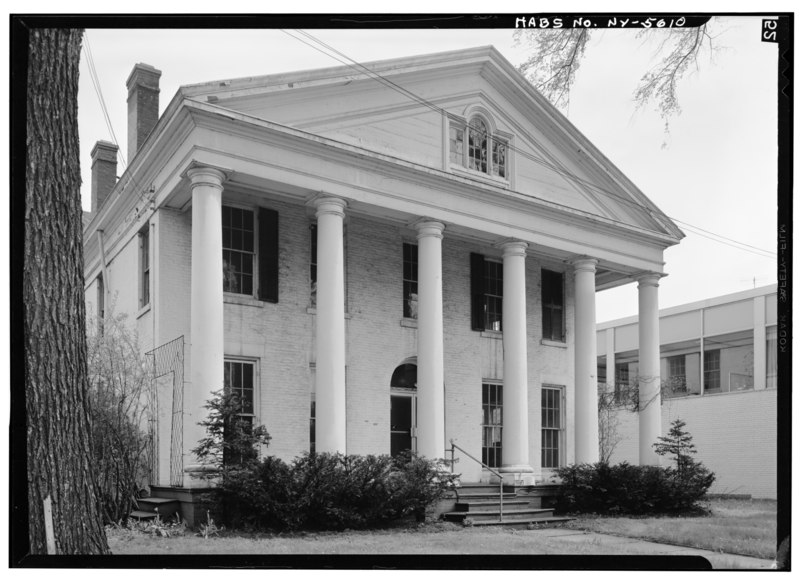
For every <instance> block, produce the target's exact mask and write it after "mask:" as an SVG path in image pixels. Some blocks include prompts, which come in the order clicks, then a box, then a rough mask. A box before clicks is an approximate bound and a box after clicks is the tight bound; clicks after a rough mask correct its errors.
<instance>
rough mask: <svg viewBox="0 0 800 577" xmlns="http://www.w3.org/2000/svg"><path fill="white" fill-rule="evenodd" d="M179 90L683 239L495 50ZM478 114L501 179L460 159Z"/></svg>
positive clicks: (259, 116) (215, 103) (573, 209)
mask: <svg viewBox="0 0 800 577" xmlns="http://www.w3.org/2000/svg"><path fill="white" fill-rule="evenodd" d="M181 92H182V95H183V96H184V97H186V98H191V99H193V100H198V101H201V102H205V103H208V104H211V105H213V106H216V107H221V108H225V109H227V110H231V111H235V112H237V113H240V114H242V115H245V116H248V117H252V118H257V119H261V120H266V121H269V122H272V123H277V124H281V125H284V126H287V127H290V128H293V129H297V130H301V131H303V132H306V133H309V134H313V135H316V136H320V137H324V138H326V139H330V140H333V141H338V142H341V143H344V144H348V145H351V146H357V147H359V148H363V149H365V150H368V151H371V152H377V153H380V154H382V155H387V156H389V157H394V158H398V159H400V160H403V161H405V162H409V163H413V164H415V165H420V166H421V167H424V168H426V169H434V170H439V171H442V172H443V173H452V174H455V175H457V176H458V177H461V178H464V179H466V180H467V181H469V180H470V179H472V180H475V181H476V182H480V183H481V184H482V185H485V184H487V183H488V184H491V185H495V186H498V187H500V188H502V189H506V190H511V191H515V192H518V193H520V194H522V195H525V196H529V197H531V198H534V199H537V200H540V201H545V202H547V203H551V204H552V205H553V206H556V207H562V208H563V209H564V210H567V211H571V212H577V213H585V214H587V215H592V216H598V217H601V218H602V219H604V220H607V221H615V222H619V223H621V224H623V225H626V226H629V227H634V228H636V229H643V230H646V231H651V232H656V233H659V234H661V235H666V236H668V237H673V238H674V239H675V242H677V241H678V240H679V239H680V238H681V237H682V236H683V235H682V233H681V232H680V230H679V229H678V228H677V226H675V225H674V223H672V222H671V221H670V220H669V218H668V217H666V215H664V214H663V213H662V212H661V211H660V210H659V209H658V208H657V207H656V206H655V205H653V204H652V202H650V201H649V200H648V199H647V198H646V197H645V195H644V194H643V193H642V192H641V191H639V190H638V189H637V188H636V187H635V186H634V185H633V184H632V183H631V182H630V181H629V180H628V179H627V178H626V177H625V176H624V175H623V174H622V173H621V172H620V171H619V170H618V169H617V168H616V167H614V166H613V165H612V164H611V163H610V162H609V161H608V160H607V159H606V158H605V157H604V156H603V155H602V154H601V153H600V152H599V151H598V150H597V149H596V148H595V147H594V146H593V145H592V144H591V143H590V142H589V141H588V140H586V138H585V137H583V135H581V134H580V132H579V131H578V130H577V129H576V128H575V127H574V126H572V124H571V123H570V122H569V121H568V120H567V119H566V118H565V117H564V116H563V115H561V114H560V113H559V112H558V111H557V110H556V109H555V108H554V107H552V106H551V105H550V104H549V103H548V102H547V101H546V100H545V99H544V98H543V97H542V96H541V95H540V94H539V93H538V92H536V91H535V90H534V89H533V88H532V87H531V86H530V85H529V84H528V83H527V81H526V80H525V79H524V78H523V77H522V76H521V75H520V74H518V73H517V71H516V70H515V69H514V68H513V66H512V65H511V64H510V63H509V62H508V61H507V60H506V59H505V58H504V57H503V56H502V55H500V53H499V52H498V51H497V50H495V49H494V48H492V47H481V48H474V49H468V50H460V51H453V52H446V53H437V54H431V55H424V56H416V57H408V58H400V59H393V60H385V61H380V62H373V63H365V64H363V65H362V66H353V67H348V66H343V67H336V68H328V69H321V70H312V71H301V72H295V73H289V74H279V75H270V76H263V77H252V78H246V79H238V80H237V79H234V80H228V81H221V82H211V83H206V84H198V85H193V86H188V87H184V88H182V89H181ZM475 116H479V117H480V118H482V119H483V120H484V121H485V123H486V125H487V127H488V128H489V132H490V133H491V134H492V135H493V137H494V138H496V139H497V140H498V142H501V143H502V144H503V145H504V146H505V147H506V160H505V167H504V169H503V170H502V171H501V172H504V173H505V174H503V175H502V176H497V175H496V174H495V175H494V176H493V175H491V172H489V171H487V172H489V175H486V174H482V173H480V172H478V171H475V170H471V169H470V168H469V166H468V165H469V159H468V157H467V155H468V152H461V154H462V158H466V160H465V161H463V162H461V164H463V165H464V166H462V165H461V164H459V162H455V161H454V160H453V155H452V154H451V150H450V148H454V146H452V144H453V143H452V141H451V136H452V135H451V130H450V129H451V128H454V129H457V128H459V127H461V128H463V127H464V126H465V125H466V124H467V123H468V122H469V121H470V120H471V118H473V117H475ZM463 146H467V143H463ZM463 146H462V147H463ZM491 154H492V152H491V150H489V151H488V155H491Z"/></svg>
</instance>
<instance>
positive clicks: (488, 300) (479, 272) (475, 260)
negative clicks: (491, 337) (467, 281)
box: [470, 253, 503, 331]
mask: <svg viewBox="0 0 800 577" xmlns="http://www.w3.org/2000/svg"><path fill="white" fill-rule="evenodd" d="M470 267H471V272H470V274H471V277H472V278H471V290H472V329H473V330H476V331H484V330H488V331H502V330H503V263H501V262H497V261H493V260H488V259H486V258H485V257H484V256H483V255H481V254H477V253H472V254H471V255H470Z"/></svg>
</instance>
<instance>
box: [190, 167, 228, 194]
mask: <svg viewBox="0 0 800 577" xmlns="http://www.w3.org/2000/svg"><path fill="white" fill-rule="evenodd" d="M186 176H188V177H189V178H190V179H191V181H192V188H194V187H195V186H212V187H214V188H218V189H220V190H222V183H223V182H225V180H226V179H227V178H228V176H227V174H225V172H224V171H223V170H220V169H219V168H214V167H212V166H202V165H194V166H192V167H191V168H190V169H189V170H187V171H186Z"/></svg>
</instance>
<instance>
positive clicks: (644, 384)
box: [637, 273, 661, 465]
mask: <svg viewBox="0 0 800 577" xmlns="http://www.w3.org/2000/svg"><path fill="white" fill-rule="evenodd" d="M660 278H661V275H660V274H658V273H650V274H645V275H642V276H640V277H638V278H637V280H638V281H639V464H640V465H658V464H659V463H660V459H659V456H658V455H657V454H656V452H655V451H654V450H653V443H656V442H658V437H660V436H661V351H660V340H661V339H660V336H659V332H658V330H659V329H658V280H659V279H660Z"/></svg>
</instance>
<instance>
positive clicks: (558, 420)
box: [542, 387, 564, 469]
mask: <svg viewBox="0 0 800 577" xmlns="http://www.w3.org/2000/svg"><path fill="white" fill-rule="evenodd" d="M563 447H564V392H563V389H562V388H561V387H542V468H543V469H554V468H556V467H560V466H562V464H563V461H564V449H563Z"/></svg>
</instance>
